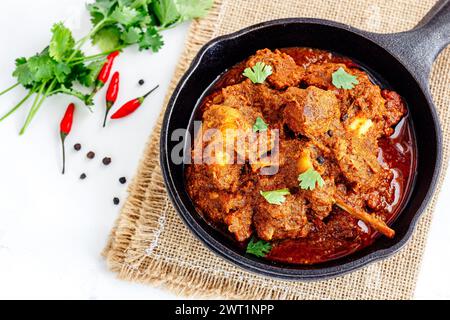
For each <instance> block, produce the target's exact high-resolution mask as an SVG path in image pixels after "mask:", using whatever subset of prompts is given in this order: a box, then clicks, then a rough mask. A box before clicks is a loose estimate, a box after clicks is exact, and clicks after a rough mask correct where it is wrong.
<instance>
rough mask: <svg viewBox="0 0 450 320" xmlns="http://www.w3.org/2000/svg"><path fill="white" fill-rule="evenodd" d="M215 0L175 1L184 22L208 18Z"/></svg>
mask: <svg viewBox="0 0 450 320" xmlns="http://www.w3.org/2000/svg"><path fill="white" fill-rule="evenodd" d="M213 3H214V0H194V1H192V0H175V5H176V7H177V9H178V12H179V13H180V15H181V17H182V19H183V20H191V19H195V18H201V17H204V16H206V14H207V13H208V10H209V9H210V8H211V7H212V5H213Z"/></svg>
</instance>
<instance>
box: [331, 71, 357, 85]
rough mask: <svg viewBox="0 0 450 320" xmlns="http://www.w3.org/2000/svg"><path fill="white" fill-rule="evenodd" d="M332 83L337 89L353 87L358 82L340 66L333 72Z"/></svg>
mask: <svg viewBox="0 0 450 320" xmlns="http://www.w3.org/2000/svg"><path fill="white" fill-rule="evenodd" d="M332 78H333V81H332V82H333V85H334V86H335V87H336V88H338V89H347V90H349V89H353V88H354V87H355V85H356V84H358V83H359V81H358V79H357V78H356V77H355V76H353V75H351V74H349V73H347V72H346V71H345V70H344V69H343V68H342V67H340V68H339V69H338V70H337V71H335V72H333V75H332Z"/></svg>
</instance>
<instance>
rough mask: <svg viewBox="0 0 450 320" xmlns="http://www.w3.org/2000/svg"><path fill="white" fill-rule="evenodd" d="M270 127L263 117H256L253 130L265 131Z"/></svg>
mask: <svg viewBox="0 0 450 320" xmlns="http://www.w3.org/2000/svg"><path fill="white" fill-rule="evenodd" d="M267 128H268V125H267V123H265V122H264V120H263V119H262V118H261V117H258V118H256V121H255V124H254V125H253V132H258V131H259V132H263V131H266V130H267Z"/></svg>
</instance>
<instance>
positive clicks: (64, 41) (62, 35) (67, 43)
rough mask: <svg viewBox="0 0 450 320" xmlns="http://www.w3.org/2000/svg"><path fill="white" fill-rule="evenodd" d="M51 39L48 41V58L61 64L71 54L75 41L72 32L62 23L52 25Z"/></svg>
mask: <svg viewBox="0 0 450 320" xmlns="http://www.w3.org/2000/svg"><path fill="white" fill-rule="evenodd" d="M52 33H53V36H52V39H51V41H50V48H49V52H50V56H51V57H52V58H53V59H55V60H56V61H58V62H61V61H62V60H63V59H64V58H65V57H67V56H68V55H69V54H71V53H72V52H73V48H74V46H75V40H74V39H73V36H72V32H71V31H70V30H69V29H68V28H66V27H65V26H64V24H62V23H57V24H55V25H53V28H52Z"/></svg>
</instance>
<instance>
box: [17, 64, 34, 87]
mask: <svg viewBox="0 0 450 320" xmlns="http://www.w3.org/2000/svg"><path fill="white" fill-rule="evenodd" d="M13 77H16V78H17V81H18V82H19V83H20V84H21V85H23V86H24V87H27V86H29V85H31V84H32V83H33V81H34V78H33V73H32V72H31V70H30V68H29V66H28V63H27V59H26V58H18V59H16V69H15V70H14V72H13Z"/></svg>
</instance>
